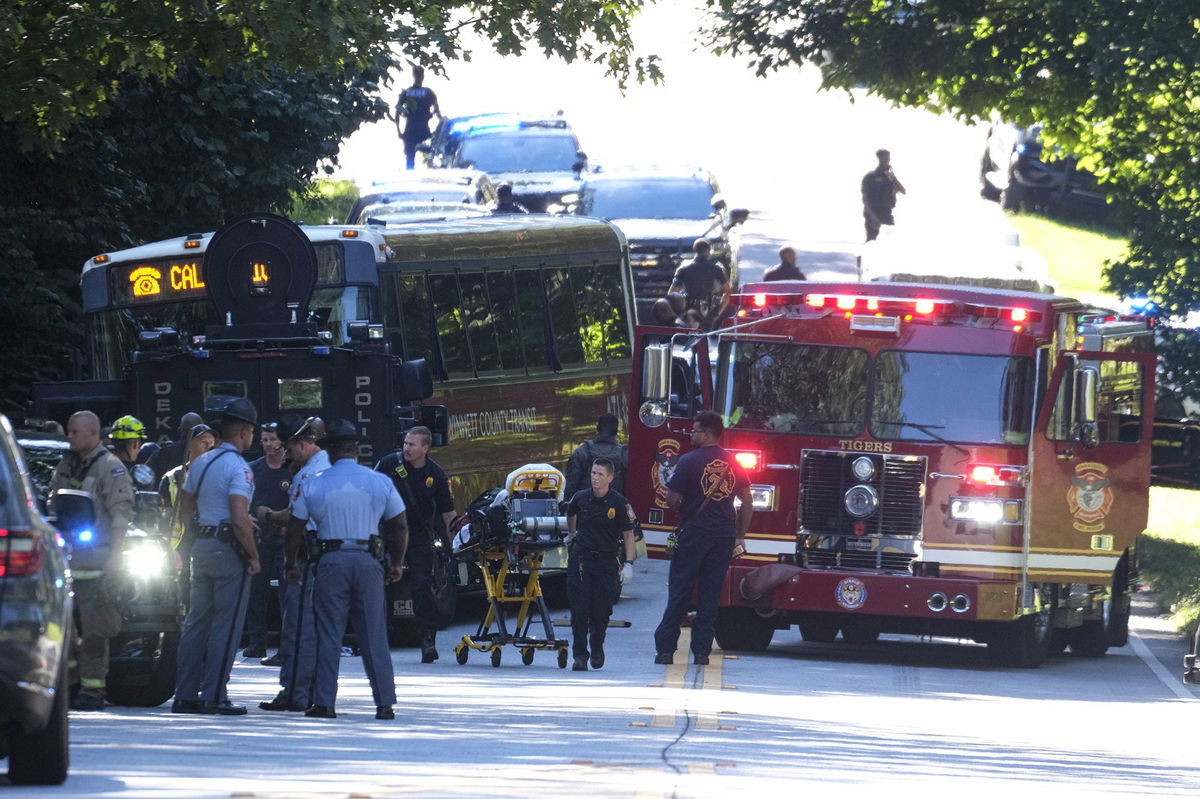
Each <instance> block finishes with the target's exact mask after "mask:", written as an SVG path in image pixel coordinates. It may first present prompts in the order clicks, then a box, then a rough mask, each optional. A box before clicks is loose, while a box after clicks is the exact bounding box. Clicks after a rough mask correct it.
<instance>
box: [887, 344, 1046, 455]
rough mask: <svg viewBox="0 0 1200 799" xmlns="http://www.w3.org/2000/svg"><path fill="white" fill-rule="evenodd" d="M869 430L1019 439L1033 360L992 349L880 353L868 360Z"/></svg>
mask: <svg viewBox="0 0 1200 799" xmlns="http://www.w3.org/2000/svg"><path fill="white" fill-rule="evenodd" d="M874 372H875V375H874V381H873V383H874V386H873V391H872V402H871V434H872V435H874V436H875V437H876V438H882V439H898V440H906V441H946V442H949V441H960V442H970V443H976V444H1026V443H1028V441H1029V431H1030V428H1031V427H1032V414H1033V385H1034V379H1033V378H1034V368H1033V361H1032V360H1031V359H1029V358H1012V357H1008V356H998V355H959V354H950V353H943V352H898V351H890V352H882V353H880V354H879V355H878V356H876V359H875V370H874Z"/></svg>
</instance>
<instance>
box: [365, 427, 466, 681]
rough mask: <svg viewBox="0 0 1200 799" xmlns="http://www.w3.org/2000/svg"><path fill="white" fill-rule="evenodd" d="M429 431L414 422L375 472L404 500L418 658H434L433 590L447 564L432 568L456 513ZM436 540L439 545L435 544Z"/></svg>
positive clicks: (442, 553)
mask: <svg viewBox="0 0 1200 799" xmlns="http://www.w3.org/2000/svg"><path fill="white" fill-rule="evenodd" d="M432 446H433V432H432V431H431V430H430V429H429V428H428V427H422V426H420V425H418V426H417V427H414V428H413V429H411V430H409V431H408V432H407V433H406V434H405V436H404V449H403V450H402V451H400V452H393V453H391V454H390V455H384V456H383V458H381V459H380V461H379V463H377V464H375V471H377V472H380V473H382V474H386V475H387V476H388V477H390V478H391V480H392V484H393V485H395V486H396V490H397V491H398V492H399V493H400V498H401V499H403V500H404V507H405V508H406V509H407V511H406V513H405V515H406V517H407V521H408V549H407V550H406V553H405V556H404V557H405V561H404V565H405V566H406V567H407V569H408V575H407V579H409V580H411V581H412V582H411V585H412V604H413V615H415V616H416V617H417V623H418V624H419V625H420V626H421V662H422V663H433V662H434V661H436V660H437V659H438V651H437V629H438V625H437V624H436V623H435V622H436V620H437V616H438V610H437V604H436V599H435V597H434V592H435V591H436V590H437V589H438V588H440V586H438V585H435V581H436V579H437V578H438V577H439V576H440V577H442V579H443V580H445V579H449V568H448V567H447V568H443V569H441V570H440V571H437V570H435V567H436V566H437V565H438V563H437V561H435V558H440V559H441V563H442V565H443V566H444V565H445V560H446V553H448V552H449V551H450V538H449V530H450V526H451V524H453V522H454V520H455V519H456V518H457V516H458V514H456V513H455V512H454V494H453V493H452V492H451V490H450V478H449V477H447V476H446V472H445V471H443V470H442V467H441V466H439V465H438V464H437V462H436V461H434V460H433V459H432V458H430V457H429V449H430V447H432ZM439 542H440V543H439Z"/></svg>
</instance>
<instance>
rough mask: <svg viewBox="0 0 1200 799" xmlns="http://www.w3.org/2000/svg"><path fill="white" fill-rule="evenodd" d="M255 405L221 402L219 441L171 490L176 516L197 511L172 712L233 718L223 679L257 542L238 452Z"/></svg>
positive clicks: (248, 479) (248, 475)
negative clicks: (175, 500)
mask: <svg viewBox="0 0 1200 799" xmlns="http://www.w3.org/2000/svg"><path fill="white" fill-rule="evenodd" d="M257 426H258V411H257V409H256V408H255V407H254V404H253V403H252V402H250V400H248V399H244V398H238V399H235V400H232V401H230V402H229V404H228V405H226V406H225V409H224V410H223V411H222V413H221V444H220V445H219V446H218V447H217V448H216V449H212V450H209V451H208V452H206V453H204V454H203V455H201V456H200V457H199V458H197V459H196V461H195V462H194V463H193V464H192V466H191V468H190V469H189V470H188V475H187V480H186V481H185V482H184V484H183V491H181V492H180V493H179V501H180V503H181V509H180V512H181V514H182V516H183V518H185V519H187V518H191V516H192V514H193V513H196V514H197V515H198V516H199V521H200V524H199V526H198V527H197V531H196V543H195V545H194V546H193V547H192V590H191V604H190V605H189V607H188V614H187V619H186V620H185V621H184V623H183V635H182V636H181V637H180V639H179V673H178V679H177V682H176V689H175V703H174V704H173V705H172V706H171V711H172V712H173V713H217V714H221V715H226V716H240V715H243V714H244V713H245V712H246V708H245V707H243V706H241V705H234V704H231V703H230V702H229V696H228V694H227V693H226V684H227V683H228V682H229V672H230V670H231V669H232V668H233V658H234V655H235V654H236V653H237V644H238V639H239V638H240V637H241V632H242V623H243V620H244V618H245V613H246V600H247V599H248V598H249V594H250V590H249V589H250V578H251V577H252V576H254V575H255V574H257V573H258V571H259V568H260V565H259V561H258V548H257V546H256V545H255V542H254V525H253V522H252V521H251V519H250V512H249V509H250V497H251V496H253V494H254V475H253V473H252V472H251V471H250V466H249V465H248V464H247V463H246V461H245V460H244V459H243V458H242V453H243V452H245V451H246V450H247V449H249V447H250V446H251V445H252V444H253V443H254V429H255V428H256V427H257Z"/></svg>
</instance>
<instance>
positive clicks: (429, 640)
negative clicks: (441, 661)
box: [421, 630, 438, 663]
mask: <svg viewBox="0 0 1200 799" xmlns="http://www.w3.org/2000/svg"><path fill="white" fill-rule="evenodd" d="M436 639H437V630H425V632H424V633H422V634H421V662H422V663H433V662H434V661H435V660H437V659H438V651H437V647H436V646H435V643H436Z"/></svg>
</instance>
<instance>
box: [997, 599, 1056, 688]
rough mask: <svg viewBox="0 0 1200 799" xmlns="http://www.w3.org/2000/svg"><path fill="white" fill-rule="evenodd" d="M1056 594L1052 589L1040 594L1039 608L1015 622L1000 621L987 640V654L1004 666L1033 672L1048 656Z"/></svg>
mask: <svg viewBox="0 0 1200 799" xmlns="http://www.w3.org/2000/svg"><path fill="white" fill-rule="evenodd" d="M1056 596H1057V591H1056V590H1055V587H1053V586H1051V587H1050V588H1049V590H1047V591H1044V593H1043V602H1042V605H1041V607H1040V608H1039V609H1038V610H1037V611H1035V612H1034V613H1030V614H1029V615H1027V616H1022V617H1021V618H1019V619H1017V620H1016V621H1010V622H1003V623H1001V625H1000V627H999V629H997V630H996V632H995V634H994V635H992V636H990V637H989V639H988V645H987V647H988V654H989V655H991V656H992V658H993V659H994V660H995V661H996V662H998V663H1000V664H1001V665H1004V666H1013V667H1016V668H1018V669H1036V668H1037V667H1038V666H1040V665H1042V663H1043V662H1044V661H1045V660H1046V657H1047V656H1048V655H1049V654H1050V639H1051V638H1052V637H1053V629H1052V620H1053V618H1054V606H1055V605H1056V604H1057V602H1056Z"/></svg>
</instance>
